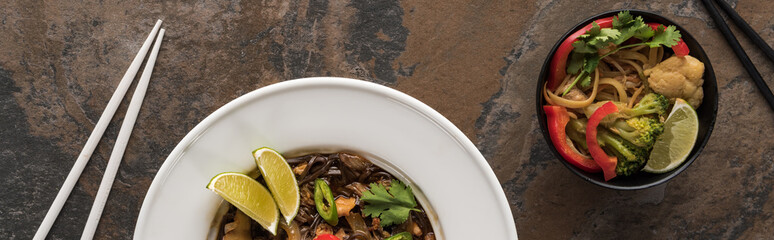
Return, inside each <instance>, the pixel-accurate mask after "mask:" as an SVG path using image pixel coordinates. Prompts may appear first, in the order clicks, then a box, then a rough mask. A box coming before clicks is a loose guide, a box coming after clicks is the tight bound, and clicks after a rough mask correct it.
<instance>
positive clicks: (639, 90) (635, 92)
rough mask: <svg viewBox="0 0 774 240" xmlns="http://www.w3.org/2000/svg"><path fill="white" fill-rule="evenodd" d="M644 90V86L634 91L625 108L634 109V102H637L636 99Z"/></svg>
mask: <svg viewBox="0 0 774 240" xmlns="http://www.w3.org/2000/svg"><path fill="white" fill-rule="evenodd" d="M643 89H645V85H642V86H640V87H639V88H637V90H636V91H634V94H632V99H629V104H628V105H627V107H629V108H632V107H634V101H637V97H639V96H640V93H642V90H643Z"/></svg>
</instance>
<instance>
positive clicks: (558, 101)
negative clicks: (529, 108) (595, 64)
mask: <svg viewBox="0 0 774 240" xmlns="http://www.w3.org/2000/svg"><path fill="white" fill-rule="evenodd" d="M545 84H547V82H546V83H545ZM545 84H543V88H545ZM598 88H599V71H598V70H597V69H595V70H594V87H593V88H592V90H591V95H590V96H589V97H588V98H587V99H586V100H583V101H574V100H569V99H566V98H562V97H560V96H557V95H556V94H554V93H552V92H551V91H548V90H547V89H546V90H545V91H543V92H545V93H547V94H548V98H546V101H549V100H548V99H551V100H550V101H552V102H554V104H552V105H556V106H562V107H566V108H582V107H586V106H588V105H591V103H592V102H594V98H596V97H597V90H598Z"/></svg>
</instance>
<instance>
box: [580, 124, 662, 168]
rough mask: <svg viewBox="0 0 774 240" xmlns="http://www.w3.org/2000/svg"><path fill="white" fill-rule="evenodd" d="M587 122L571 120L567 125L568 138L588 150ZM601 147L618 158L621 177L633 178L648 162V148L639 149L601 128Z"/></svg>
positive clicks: (599, 133)
mask: <svg viewBox="0 0 774 240" xmlns="http://www.w3.org/2000/svg"><path fill="white" fill-rule="evenodd" d="M586 123H587V122H586V120H585V119H571V120H570V122H569V123H567V128H566V131H567V136H569V137H570V139H571V140H572V141H573V142H575V144H576V146H580V147H582V148H584V149H585V148H586V138H585V136H586ZM597 141H598V142H599V146H600V147H602V149H604V150H605V152H607V153H608V154H611V155H615V156H616V157H618V163H617V164H616V166H615V173H616V175H619V176H631V175H632V174H635V173H637V172H639V171H640V169H642V168H643V167H644V166H645V163H647V162H648V157H649V156H648V148H645V147H639V146H637V145H634V144H632V143H630V142H629V141H627V140H625V139H624V138H622V137H621V136H618V135H617V134H615V133H612V132H610V131H607V130H605V129H603V128H599V129H598V131H597Z"/></svg>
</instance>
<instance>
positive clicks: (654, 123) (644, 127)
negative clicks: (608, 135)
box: [610, 116, 664, 149]
mask: <svg viewBox="0 0 774 240" xmlns="http://www.w3.org/2000/svg"><path fill="white" fill-rule="evenodd" d="M610 130H611V131H612V132H613V133H615V134H618V136H621V137H622V138H623V139H626V141H629V142H630V143H632V144H634V145H637V146H640V147H645V148H647V149H650V147H652V146H653V143H655V142H656V138H658V136H659V135H661V133H663V132H664V123H662V122H661V121H659V120H658V119H656V118H653V117H648V116H639V117H633V118H629V119H617V120H615V122H614V123H613V124H612V126H610Z"/></svg>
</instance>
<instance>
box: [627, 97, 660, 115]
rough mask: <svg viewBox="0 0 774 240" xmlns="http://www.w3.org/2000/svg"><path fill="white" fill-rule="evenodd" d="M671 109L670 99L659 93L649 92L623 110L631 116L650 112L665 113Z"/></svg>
mask: <svg viewBox="0 0 774 240" xmlns="http://www.w3.org/2000/svg"><path fill="white" fill-rule="evenodd" d="M667 109H669V99H667V98H666V97H664V95H661V94H658V93H648V94H647V95H645V96H644V97H642V99H641V100H640V102H639V103H637V105H634V107H633V108H631V109H625V110H622V113H624V114H626V115H627V116H629V117H637V116H642V115H648V114H654V113H655V114H658V115H665V114H666V113H667Z"/></svg>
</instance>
